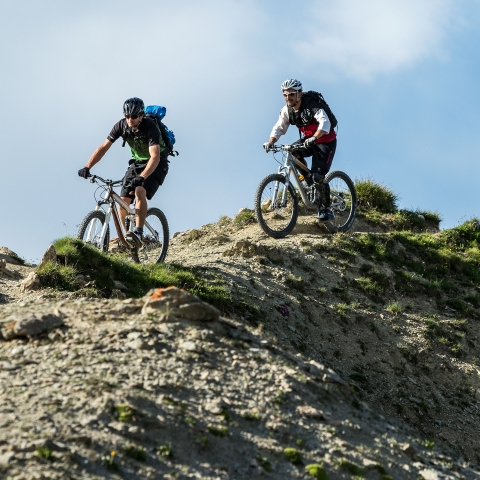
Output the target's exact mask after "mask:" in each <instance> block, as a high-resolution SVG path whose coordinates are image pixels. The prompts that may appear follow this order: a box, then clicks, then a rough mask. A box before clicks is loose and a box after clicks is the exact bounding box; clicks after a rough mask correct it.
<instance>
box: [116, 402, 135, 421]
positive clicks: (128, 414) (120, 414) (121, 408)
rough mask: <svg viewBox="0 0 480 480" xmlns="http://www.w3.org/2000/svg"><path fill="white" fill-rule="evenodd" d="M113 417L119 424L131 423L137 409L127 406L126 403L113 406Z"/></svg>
mask: <svg viewBox="0 0 480 480" xmlns="http://www.w3.org/2000/svg"><path fill="white" fill-rule="evenodd" d="M113 409H114V416H115V417H116V418H117V419H118V421H119V422H131V421H132V420H133V417H134V415H135V413H137V409H136V408H134V407H132V406H131V405H128V404H127V403H123V404H119V405H114V406H113Z"/></svg>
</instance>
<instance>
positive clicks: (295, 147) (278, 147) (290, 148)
mask: <svg viewBox="0 0 480 480" xmlns="http://www.w3.org/2000/svg"><path fill="white" fill-rule="evenodd" d="M306 148H307V147H306V146H305V145H300V144H298V145H293V144H292V145H272V146H271V147H270V148H269V150H270V151H271V152H274V153H278V152H280V150H285V151H290V152H292V151H294V150H305V149H306Z"/></svg>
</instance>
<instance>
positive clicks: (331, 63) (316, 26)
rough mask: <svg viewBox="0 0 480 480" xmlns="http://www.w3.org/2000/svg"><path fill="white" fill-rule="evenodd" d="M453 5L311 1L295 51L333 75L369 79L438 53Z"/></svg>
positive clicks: (437, 0)
mask: <svg viewBox="0 0 480 480" xmlns="http://www.w3.org/2000/svg"><path fill="white" fill-rule="evenodd" d="M455 5H456V4H454V2H453V0H401V1H399V0H362V1H359V0H336V1H335V2H328V3H327V2H322V3H320V4H318V3H316V5H315V7H313V8H312V15H313V18H314V20H313V22H311V23H310V24H309V26H308V27H307V28H306V32H307V35H306V37H307V40H305V41H303V42H298V43H296V44H295V50H296V52H297V53H298V54H299V55H301V56H302V57H303V59H304V60H306V61H307V62H311V63H316V64H321V65H323V66H326V67H328V68H329V70H330V72H331V73H332V74H342V75H346V76H350V77H357V78H361V79H363V80H368V79H370V78H372V77H373V76H376V75H378V74H382V73H388V72H392V71H395V70H398V69H400V68H402V67H409V66H411V65H413V64H415V63H417V62H419V61H421V60H423V59H426V58H429V57H433V56H441V55H442V54H443V50H442V44H443V41H444V39H445V35H446V33H447V30H448V28H449V26H450V25H451V24H452V20H453V18H452V17H453V15H454V13H455V12H454V9H455V8H456V6H455ZM457 6H458V4H457Z"/></svg>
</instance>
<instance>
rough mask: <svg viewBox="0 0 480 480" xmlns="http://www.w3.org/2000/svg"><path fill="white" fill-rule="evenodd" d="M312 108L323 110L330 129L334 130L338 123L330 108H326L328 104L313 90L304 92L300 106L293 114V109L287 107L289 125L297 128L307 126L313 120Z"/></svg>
mask: <svg viewBox="0 0 480 480" xmlns="http://www.w3.org/2000/svg"><path fill="white" fill-rule="evenodd" d="M314 107H317V108H318V107H319V108H322V109H323V110H325V113H326V114H327V117H328V119H329V120H330V125H331V127H332V128H335V127H336V126H337V125H338V121H337V119H336V118H335V115H334V114H333V112H332V110H331V108H330V107H329V106H328V103H327V102H326V101H325V99H324V98H323V95H322V94H321V93H319V92H315V91H313V90H309V91H308V92H304V94H303V95H302V104H301V106H300V110H298V112H295V110H294V109H293V107H288V121H289V122H290V124H291V125H295V126H297V127H304V126H306V125H309V124H310V123H312V121H313V120H314V113H313V111H312V108H314Z"/></svg>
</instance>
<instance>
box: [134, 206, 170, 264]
mask: <svg viewBox="0 0 480 480" xmlns="http://www.w3.org/2000/svg"><path fill="white" fill-rule="evenodd" d="M146 221H147V222H148V223H149V225H150V226H151V227H152V229H153V230H155V232H156V234H152V232H151V231H150V230H149V229H148V228H147V227H146V226H145V227H144V231H143V243H144V245H143V247H142V248H140V249H139V252H138V253H139V257H142V256H143V258H144V261H145V262H148V263H150V261H151V260H152V259H155V260H154V262H153V263H162V262H164V261H165V257H166V256H167V250H168V245H169V241H170V234H169V230H168V222H167V217H166V216H165V214H164V213H163V212H162V211H161V210H160V209H159V208H156V207H151V208H149V209H148V210H147V216H146ZM145 257H146V258H145ZM140 261H141V260H140ZM142 263H143V262H142Z"/></svg>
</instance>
